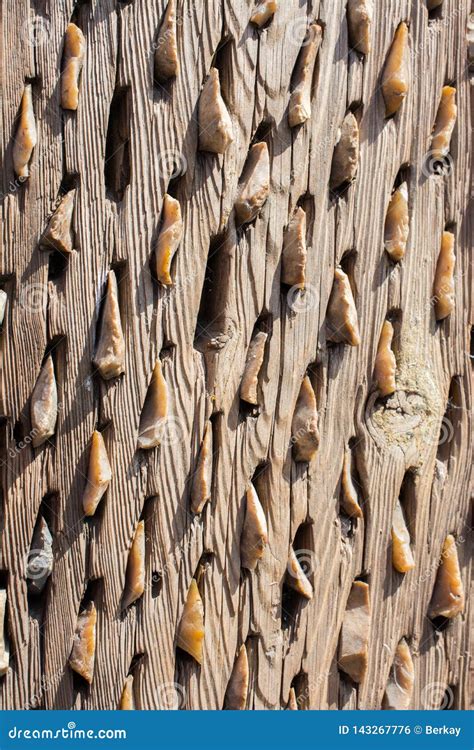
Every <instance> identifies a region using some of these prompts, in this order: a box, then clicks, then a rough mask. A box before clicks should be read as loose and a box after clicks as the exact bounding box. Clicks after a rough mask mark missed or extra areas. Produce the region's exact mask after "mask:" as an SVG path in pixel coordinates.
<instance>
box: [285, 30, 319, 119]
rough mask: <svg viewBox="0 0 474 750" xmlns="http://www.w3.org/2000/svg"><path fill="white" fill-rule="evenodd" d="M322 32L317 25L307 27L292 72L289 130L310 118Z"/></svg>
mask: <svg viewBox="0 0 474 750" xmlns="http://www.w3.org/2000/svg"><path fill="white" fill-rule="evenodd" d="M322 36H323V30H322V28H321V26H318V24H317V23H313V24H311V26H310V27H309V29H308V31H307V33H306V37H305V40H304V42H303V46H302V47H301V50H300V53H299V55H298V59H297V61H296V67H295V70H294V72H293V91H292V94H291V97H290V104H289V107H288V123H289V126H290V128H294V127H296V126H297V125H302V124H303V123H304V122H306V120H309V118H310V117H311V86H312V82H313V71H314V64H315V62H316V57H317V54H318V51H319V47H320V44H321V39H322Z"/></svg>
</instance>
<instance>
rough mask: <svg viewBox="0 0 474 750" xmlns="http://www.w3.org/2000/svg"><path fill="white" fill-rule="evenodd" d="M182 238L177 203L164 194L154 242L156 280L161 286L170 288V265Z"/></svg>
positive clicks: (180, 219)
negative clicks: (160, 222) (157, 233)
mask: <svg viewBox="0 0 474 750" xmlns="http://www.w3.org/2000/svg"><path fill="white" fill-rule="evenodd" d="M182 238H183V219H182V216H181V206H180V205H179V202H178V201H177V200H176V199H175V198H172V197H171V195H168V194H166V195H165V197H164V199H163V220H162V225H161V229H160V233H159V235H158V240H157V242H156V249H155V258H156V278H157V279H158V281H159V282H160V283H161V284H163V286H171V285H172V283H173V281H172V279H171V263H172V260H173V258H174V256H175V253H176V251H177V249H178V247H179V246H180V244H181V240H182Z"/></svg>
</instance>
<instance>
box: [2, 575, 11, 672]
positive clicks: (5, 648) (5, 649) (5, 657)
mask: <svg viewBox="0 0 474 750" xmlns="http://www.w3.org/2000/svg"><path fill="white" fill-rule="evenodd" d="M6 615H7V592H6V590H5V589H0V676H1V677H3V675H5V674H6V673H7V672H8V667H9V666H10V646H9V644H8V636H7V617H6Z"/></svg>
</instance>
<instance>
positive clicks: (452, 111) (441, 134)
mask: <svg viewBox="0 0 474 750" xmlns="http://www.w3.org/2000/svg"><path fill="white" fill-rule="evenodd" d="M457 114H458V108H457V106H456V89H455V88H453V87H452V86H443V89H442V91H441V101H440V103H439V107H438V114H437V115H436V122H435V126H434V128H433V137H432V140H431V152H432V156H433V158H434V159H443V157H445V156H447V155H448V154H449V148H450V145H451V136H452V134H453V130H454V126H455V124H456V118H457Z"/></svg>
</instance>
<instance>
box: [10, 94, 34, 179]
mask: <svg viewBox="0 0 474 750" xmlns="http://www.w3.org/2000/svg"><path fill="white" fill-rule="evenodd" d="M36 142H37V135H36V121H35V113H34V112H33V92H32V88H31V84H30V83H27V84H26V86H25V88H24V90H23V96H22V98H21V104H20V115H19V118H18V125H17V129H16V133H15V138H14V141H13V150H12V158H13V168H14V170H15V174H16V175H17V177H20V178H22V179H26V178H27V177H29V176H30V170H29V163H30V159H31V155H32V153H33V149H34V147H35V146H36Z"/></svg>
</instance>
